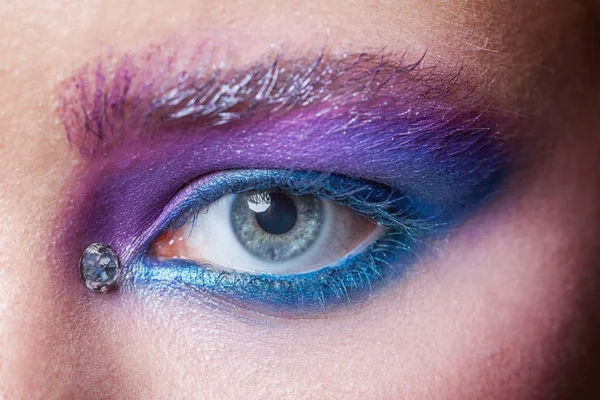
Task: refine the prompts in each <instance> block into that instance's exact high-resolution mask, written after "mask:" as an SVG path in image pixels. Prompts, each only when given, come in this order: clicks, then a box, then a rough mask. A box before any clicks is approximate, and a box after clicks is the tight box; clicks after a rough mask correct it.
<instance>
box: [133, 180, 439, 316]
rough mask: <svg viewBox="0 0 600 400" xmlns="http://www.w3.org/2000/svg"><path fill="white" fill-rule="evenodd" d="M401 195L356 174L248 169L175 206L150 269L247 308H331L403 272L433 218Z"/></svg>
mask: <svg viewBox="0 0 600 400" xmlns="http://www.w3.org/2000/svg"><path fill="white" fill-rule="evenodd" d="M419 212H420V211H419V210H418V207H417V205H416V204H412V203H411V201H410V199H409V198H408V197H406V196H405V195H403V194H402V193H401V192H399V191H395V190H393V189H391V188H389V187H386V186H384V185H380V184H376V183H373V182H368V181H364V180H359V179H354V178H350V177H347V176H341V175H335V174H327V173H319V172H307V171H284V170H241V171H229V172H221V173H217V174H213V175H210V176H208V177H206V178H201V179H199V180H198V181H197V182H195V183H194V184H192V185H191V186H190V187H189V188H186V189H185V190H184V191H183V193H182V194H181V196H180V199H176V200H175V204H174V206H173V208H172V209H170V210H169V214H168V215H167V216H166V217H165V220H164V221H163V224H164V225H163V226H164V227H165V228H164V230H163V231H162V233H161V234H160V235H159V236H158V238H156V239H153V240H152V243H151V244H150V246H149V252H148V254H147V256H146V257H145V259H144V261H143V264H144V265H146V266H147V267H146V268H145V269H144V274H145V278H146V279H155V280H162V279H166V280H168V281H173V280H185V281H187V283H188V284H189V285H191V286H193V287H194V288H196V289H198V290H202V291H206V292H209V293H212V294H216V295H218V296H220V297H222V298H227V299H230V300H232V301H235V302H237V303H239V304H248V303H250V305H252V304H258V305H265V306H271V307H285V308H290V309H293V310H296V311H298V310H300V311H307V310H324V309H327V308H328V307H332V306H334V305H336V304H340V303H348V302H350V301H352V300H353V299H355V298H360V297H361V295H367V294H369V293H370V292H371V291H372V290H374V288H376V287H377V286H378V283H379V282H380V281H383V280H386V279H389V278H390V277H391V276H392V275H395V274H396V273H398V272H399V271H400V270H401V269H402V266H396V265H395V264H396V263H397V262H398V260H399V258H400V257H405V258H406V257H407V256H408V255H409V253H411V251H413V250H414V247H415V246H416V244H417V243H418V241H419V239H418V237H419V232H421V231H423V230H424V228H425V226H426V225H427V224H428V219H429V216H427V215H420V214H419Z"/></svg>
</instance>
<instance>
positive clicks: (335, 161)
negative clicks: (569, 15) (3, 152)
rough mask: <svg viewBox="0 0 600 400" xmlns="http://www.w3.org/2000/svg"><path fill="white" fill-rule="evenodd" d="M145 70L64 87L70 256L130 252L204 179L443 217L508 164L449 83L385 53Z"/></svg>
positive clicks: (481, 193) (473, 104) (487, 128)
mask: <svg viewBox="0 0 600 400" xmlns="http://www.w3.org/2000/svg"><path fill="white" fill-rule="evenodd" d="M143 60H145V58H144V57H140V59H134V58H132V57H128V58H126V59H125V60H124V61H122V62H120V63H118V64H117V65H118V66H117V68H116V70H115V71H113V72H108V71H106V70H105V68H104V67H103V64H102V63H99V64H97V66H96V67H94V68H90V67H86V68H84V69H82V70H81V71H80V72H79V73H78V74H76V75H75V76H74V77H73V78H72V79H69V80H67V81H66V82H65V85H64V87H63V88H62V92H61V93H62V97H61V99H62V108H61V117H62V120H63V123H64V125H65V128H66V131H67V134H68V138H69V140H70V142H71V143H72V144H73V146H74V147H75V148H76V149H78V150H79V151H80V153H81V154H82V156H83V157H84V159H85V160H86V165H85V167H84V168H83V169H82V170H81V171H80V172H78V173H77V174H76V175H75V176H74V177H73V185H72V187H70V188H69V193H70V194H71V195H72V196H73V201H72V202H71V203H70V204H69V205H68V206H67V207H66V208H65V210H64V212H63V219H62V220H61V222H60V224H61V226H60V228H61V229H60V230H61V232H63V236H64V237H63V239H62V243H63V245H64V246H65V247H68V248H69V250H70V251H66V252H65V253H66V254H68V259H69V260H70V259H71V258H73V257H75V256H77V257H78V254H80V252H81V251H83V249H85V247H86V246H87V245H88V244H89V243H91V242H106V243H110V244H111V246H113V248H115V250H116V251H117V252H118V253H119V254H121V255H123V256H124V257H127V256H128V255H131V254H133V253H135V252H136V251H137V250H138V248H137V246H138V245H139V243H140V241H141V240H142V239H141V237H142V235H143V233H144V232H145V231H146V230H147V229H148V227H150V226H151V225H152V224H153V222H154V221H155V220H156V219H157V218H158V217H159V215H160V214H161V213H162V212H163V210H164V209H165V207H167V205H168V204H169V202H170V201H171V199H172V198H173V197H174V196H175V195H176V194H177V193H178V192H179V191H180V190H181V189H182V188H184V187H185V186H186V185H188V184H189V183H190V182H192V181H193V180H195V179H197V178H198V177H200V176H203V175H205V174H208V173H211V172H215V171H221V170H230V169H253V168H269V169H285V170H309V171H323V172H333V173H336V174H341V175H348V176H352V177H356V178H360V179H365V180H370V181H373V182H377V183H380V184H384V185H388V186H390V187H392V188H395V189H398V190H402V191H404V192H406V193H407V194H410V196H413V197H415V198H418V199H419V201H420V202H421V203H423V204H427V205H429V206H430V207H432V208H443V209H447V210H448V212H449V213H455V212H460V210H462V209H471V208H472V206H473V205H474V204H476V203H478V202H480V201H482V200H483V199H485V198H486V197H487V196H489V195H490V194H491V193H492V192H493V191H495V190H496V188H497V187H498V184H499V182H501V181H502V180H503V178H504V176H505V175H506V173H507V170H508V169H509V166H510V157H509V153H508V150H507V149H506V146H505V144H504V143H503V142H502V140H501V138H500V136H501V132H500V129H499V127H500V126H508V125H503V121H500V120H499V118H498V117H497V116H495V115H492V113H491V112H489V111H487V112H484V111H482V110H484V109H487V106H485V104H482V103H481V102H479V101H474V100H473V99H472V96H471V97H469V96H463V97H462V98H461V96H458V95H457V93H458V92H459V91H460V89H459V88H458V86H457V84H456V81H455V80H452V79H449V76H452V75H451V74H444V73H439V72H437V71H426V72H423V71H420V70H419V69H418V68H417V67H418V65H409V66H402V64H401V62H400V61H393V57H391V56H386V57H380V58H378V57H375V56H366V55H361V56H351V57H346V58H344V59H342V60H338V59H331V60H328V59H325V58H323V57H319V58H318V59H317V60H316V61H315V60H313V61H311V62H306V61H304V60H300V61H296V62H291V61H287V62H286V61H284V60H281V59H279V58H278V59H277V60H275V61H272V62H270V63H260V64H257V66H254V67H252V68H250V69H249V70H245V71H234V72H230V73H226V72H222V73H218V74H214V76H213V75H211V76H208V77H197V76H196V75H195V74H191V73H189V72H188V73H185V72H183V73H176V71H174V70H173V69H172V68H174V67H172V63H167V62H166V61H160V63H159V64H160V67H156V68H152V65H154V64H151V63H150V65H145V64H144V62H143ZM280 69H283V70H284V71H288V72H287V75H285V74H284V72H278V71H280ZM336 71H337V72H336ZM339 71H342V72H341V73H340V72H339ZM157 74H158V75H157ZM160 74H166V75H165V76H168V77H175V78H174V81H175V84H174V85H172V86H168V85H166V84H164V83H163V82H164V79H165V77H161V76H160ZM274 75H277V76H278V77H279V78H278V79H279V80H277V79H275V78H273V76H274ZM192 77H193V78H192ZM161 78H163V79H161ZM236 85H237V86H236ZM236 87H237V89H236ZM219 96H221V97H219ZM457 98H461V99H460V100H456V99H457ZM157 233H158V232H157Z"/></svg>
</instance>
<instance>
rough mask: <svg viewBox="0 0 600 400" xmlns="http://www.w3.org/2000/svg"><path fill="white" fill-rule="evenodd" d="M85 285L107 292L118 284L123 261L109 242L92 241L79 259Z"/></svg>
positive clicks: (97, 290) (96, 290) (95, 290)
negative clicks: (121, 261)
mask: <svg viewBox="0 0 600 400" xmlns="http://www.w3.org/2000/svg"><path fill="white" fill-rule="evenodd" d="M79 268H80V270H81V276H82V278H83V280H84V281H85V286H87V288H88V289H90V290H93V291H94V292H101V293H106V292H108V291H109V290H111V289H112V288H113V287H115V286H116V285H117V280H118V279H119V274H120V273H121V263H120V262H119V256H117V253H115V251H114V250H113V249H112V248H111V247H110V246H109V245H107V244H104V243H92V244H90V245H89V246H88V247H87V249H85V251H84V252H83V254H82V256H81V260H80V261H79Z"/></svg>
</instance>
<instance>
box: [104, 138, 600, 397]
mask: <svg viewBox="0 0 600 400" xmlns="http://www.w3.org/2000/svg"><path fill="white" fill-rule="evenodd" d="M573 154H577V155H578V159H579V161H580V162H579V163H577V164H574V163H570V162H569V160H571V159H572V155H573ZM594 157H595V155H594V151H592V150H586V149H582V148H581V147H577V148H571V149H569V148H568V147H565V148H564V149H563V151H562V152H561V154H559V155H558V156H557V158H556V159H553V160H550V161H549V162H548V163H547V164H545V165H541V166H540V167H539V170H537V172H534V174H535V175H536V176H538V177H539V176H543V177H544V179H539V178H538V179H535V180H534V181H535V182H541V183H540V184H537V185H529V186H526V187H525V188H524V189H522V190H521V191H520V192H519V193H517V194H514V195H511V196H510V197H509V198H510V199H516V200H509V199H507V200H502V199H501V200H500V201H498V202H497V203H496V204H495V205H494V206H492V207H491V208H490V209H489V210H487V211H486V212H485V214H483V213H482V215H479V216H477V217H475V218H474V219H473V220H471V221H470V222H469V223H468V224H467V225H465V226H464V227H463V229H462V230H461V231H460V233H458V234H456V235H455V236H454V237H452V238H451V239H450V240H449V241H447V242H446V243H440V244H439V245H438V246H437V247H438V248H439V249H440V251H439V252H438V253H437V255H434V256H432V257H431V258H429V259H426V260H424V261H423V264H422V266H421V267H420V268H418V272H416V273H414V274H413V275H411V276H410V277H409V278H408V280H407V281H405V282H404V283H403V284H400V285H397V286H395V287H394V288H393V289H390V290H389V291H387V292H385V293H382V294H381V295H378V296H377V297H376V298H375V299H373V301H372V302H371V303H370V304H368V305H366V306H364V307H362V308H360V307H359V308H356V309H348V311H347V314H346V315H332V316H330V317H328V319H326V320H323V319H321V320H305V321H285V320H279V319H267V318H262V317H259V316H255V317H250V319H247V320H244V319H241V318H236V317H232V316H231V315H229V316H227V315H225V314H223V313H221V312H219V311H218V309H211V308H207V307H206V306H203V305H201V304H198V303H197V302H196V303H194V302H193V301H192V300H190V299H189V298H185V297H181V298H162V297H158V296H155V295H153V294H152V293H151V292H148V293H144V294H143V296H140V297H139V298H137V299H134V298H133V297H130V298H128V299H127V300H125V301H126V303H124V304H123V308H122V310H115V311H116V312H114V313H112V316H110V320H109V321H108V322H107V324H106V325H104V326H103V327H102V328H101V330H102V331H103V332H102V333H103V334H102V335H100V336H101V337H112V339H111V340H110V341H107V342H106V343H105V344H104V345H105V346H106V347H105V350H106V352H107V354H113V355H115V357H116V355H118V358H115V359H113V362H117V363H118V365H119V366H120V368H122V369H123V370H125V371H128V374H129V377H128V383H127V385H130V388H129V389H130V390H132V391H138V392H137V394H138V395H139V393H140V392H139V391H141V393H142V394H146V395H150V393H161V391H163V392H164V393H173V392H177V393H179V394H181V396H182V397H186V396H187V397H190V396H197V395H198V393H202V394H203V396H204V397H205V398H235V397H236V396H238V395H239V393H242V392H243V393H245V394H247V398H264V397H265V396H267V395H269V396H272V397H274V398H312V397H314V396H315V393H318V396H319V397H321V398H382V399H397V398H419V399H421V398H425V399H427V398H435V399H456V398H464V399H471V398H473V399H480V398H499V399H504V398H506V399H537V398H540V399H544V398H548V397H549V396H550V395H551V394H556V393H557V392H556V391H557V390H559V389H561V385H562V383H563V382H562V380H563V378H568V377H569V376H568V369H569V366H570V365H571V363H576V362H581V361H582V359H581V358H579V354H580V353H585V352H586V351H588V350H589V349H588V348H587V347H585V346H586V345H585V342H584V341H583V340H584V339H585V338H584V334H585V333H586V332H585V330H584V328H585V323H586V320H585V319H586V315H584V313H582V312H581V311H580V306H581V303H582V302H583V301H589V300H590V296H589V295H590V293H587V292H586V290H585V288H586V285H585V284H584V282H585V281H591V280H597V278H598V277H597V276H594V275H596V274H595V273H594V272H593V271H594V264H595V260H596V259H597V256H598V254H596V253H595V252H596V248H595V247H594V245H593V241H594V240H595V238H596V237H598V232H597V228H596V227H595V226H594V225H591V224H590V223H589V222H590V221H592V220H594V218H597V217H598V216H599V212H598V211H599V210H598V207H597V206H596V204H597V201H598V199H599V198H600V193H598V190H597V188H595V187H592V186H590V185H589V182H587V181H586V178H585V177H586V176H588V175H587V174H585V172H586V171H588V170H593V169H592V167H593V166H594V165H595V163H596V162H597V161H596V160H593V158H594ZM590 160H593V161H590ZM588 161H589V162H588ZM578 177H581V179H582V180H579V179H578ZM528 178H531V176H529V177H528ZM528 181H529V180H528ZM586 183H587V185H586ZM556 188H562V189H561V190H556ZM592 190H593V191H592ZM574 204H577V210H578V212H577V213H573V205H574ZM104 331H105V332H104ZM158 377H160V378H158ZM565 390H569V391H568V392H567V393H574V392H571V391H570V390H571V388H567V389H565ZM199 391H200V392H199Z"/></svg>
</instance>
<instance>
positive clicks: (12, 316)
mask: <svg viewBox="0 0 600 400" xmlns="http://www.w3.org/2000/svg"><path fill="white" fill-rule="evenodd" d="M28 256H29V257H30V260H31V261H30V262H29V263H27V264H25V263H20V264H19V266H20V267H19V268H17V269H18V274H17V272H15V267H14V263H10V265H6V264H2V265H0V398H1V399H90V398H98V397H103V398H118V397H119V396H118V390H119V388H120V387H121V383H122V382H121V377H122V376H124V375H123V374H122V373H121V372H119V363H118V357H117V356H116V355H115V354H114V351H112V350H111V349H112V346H111V343H110V337H109V336H108V335H107V330H106V329H105V328H106V326H103V324H102V319H103V317H104V315H103V313H108V312H109V311H107V310H103V309H102V304H106V302H107V299H104V300H102V299H94V297H93V296H102V295H96V294H93V293H92V294H91V296H88V295H87V294H86V293H85V291H86V290H87V289H85V286H83V283H81V286H82V287H81V288H80V287H79V286H78V284H79V283H80V282H78V279H76V278H78V273H77V271H70V270H68V269H67V270H66V271H65V270H63V272H61V271H60V268H55V269H54V271H53V270H52V267H51V266H49V265H47V264H45V263H44V260H45V259H47V258H45V257H39V256H37V257H36V255H35V253H30V254H28ZM25 265H27V267H24V266H25ZM73 268H75V269H76V268H77V267H76V266H73ZM65 275H66V276H68V278H65ZM69 278H70V279H71V281H72V282H71V283H70V284H64V285H61V282H62V283H65V279H67V282H68V279H69ZM73 279H74V280H73ZM96 300H99V301H96ZM108 331H110V329H109V330H108Z"/></svg>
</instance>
